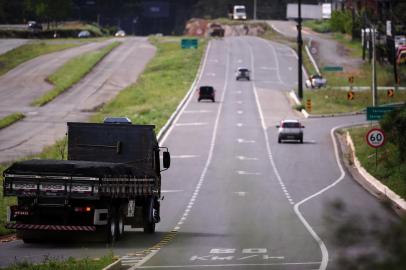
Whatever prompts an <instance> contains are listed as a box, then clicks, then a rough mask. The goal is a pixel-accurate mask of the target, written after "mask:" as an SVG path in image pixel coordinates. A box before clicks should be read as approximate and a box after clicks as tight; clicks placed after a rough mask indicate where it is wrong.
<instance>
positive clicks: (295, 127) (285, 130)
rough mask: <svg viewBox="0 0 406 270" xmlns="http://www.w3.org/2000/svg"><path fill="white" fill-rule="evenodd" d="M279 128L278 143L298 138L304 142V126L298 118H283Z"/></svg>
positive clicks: (297, 139)
mask: <svg viewBox="0 0 406 270" xmlns="http://www.w3.org/2000/svg"><path fill="white" fill-rule="evenodd" d="M276 127H277V128H278V143H281V142H282V141H284V140H296V141H299V142H300V143H303V128H304V126H303V125H302V124H301V123H300V122H299V121H298V120H282V121H281V123H280V125H277V126H276Z"/></svg>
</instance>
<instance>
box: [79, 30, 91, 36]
mask: <svg viewBox="0 0 406 270" xmlns="http://www.w3.org/2000/svg"><path fill="white" fill-rule="evenodd" d="M88 37H90V32H89V31H87V30H83V31H80V32H79V34H78V38H88Z"/></svg>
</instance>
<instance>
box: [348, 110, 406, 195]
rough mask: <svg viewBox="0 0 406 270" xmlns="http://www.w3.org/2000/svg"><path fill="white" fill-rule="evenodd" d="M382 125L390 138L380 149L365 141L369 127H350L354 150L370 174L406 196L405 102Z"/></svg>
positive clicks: (386, 117)
mask: <svg viewBox="0 0 406 270" xmlns="http://www.w3.org/2000/svg"><path fill="white" fill-rule="evenodd" d="M380 127H381V128H382V129H383V130H384V131H385V134H386V137H387V140H386V142H385V145H384V146H383V147H381V148H379V149H378V151H375V149H374V148H372V147H370V146H369V145H368V144H367V143H366V141H365V134H366V133H367V131H368V130H369V129H370V127H362V128H351V129H349V132H350V135H351V138H352V139H353V141H354V145H355V152H356V154H357V157H358V159H359V161H360V162H361V164H362V166H363V167H364V168H365V169H366V170H367V171H368V172H369V173H370V174H371V175H373V176H374V177H375V178H377V179H379V180H380V181H381V182H382V183H383V184H385V185H386V186H387V187H389V188H390V189H391V190H393V191H394V192H395V193H396V194H398V195H399V196H401V197H402V198H403V199H406V106H404V107H403V109H401V110H395V111H393V112H391V113H388V114H386V115H385V117H384V119H382V120H381V121H380ZM376 153H377V154H378V156H376ZM376 158H377V163H376ZM376 164H377V166H376Z"/></svg>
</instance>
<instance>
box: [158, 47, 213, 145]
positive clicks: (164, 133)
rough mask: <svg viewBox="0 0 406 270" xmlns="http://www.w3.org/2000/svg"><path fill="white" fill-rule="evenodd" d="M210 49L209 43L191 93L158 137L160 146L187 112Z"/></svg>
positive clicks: (187, 94) (186, 96) (190, 89)
mask: <svg viewBox="0 0 406 270" xmlns="http://www.w3.org/2000/svg"><path fill="white" fill-rule="evenodd" d="M210 47H211V42H209V44H208V45H207V47H206V51H205V55H204V58H203V61H202V62H200V66H199V69H198V70H197V73H196V77H195V80H194V81H193V83H192V85H191V86H190V88H189V91H188V92H187V93H186V95H185V97H184V98H183V99H182V101H181V102H180V103H179V105H178V107H177V108H176V110H175V111H174V112H173V114H172V115H171V117H170V118H169V119H168V121H167V122H166V124H165V125H164V126H163V127H162V128H161V130H160V131H159V133H158V135H157V138H158V142H159V143H160V144H163V143H164V142H165V140H166V138H167V136H168V134H169V133H170V132H171V130H172V128H173V125H172V124H173V123H175V122H176V121H177V120H178V119H179V116H180V114H181V112H182V111H184V110H185V108H186V105H187V104H188V103H189V102H190V100H191V98H192V96H193V95H192V93H193V92H194V89H195V88H196V84H197V83H198V82H199V81H200V79H201V78H202V74H203V72H202V70H203V68H204V66H206V62H207V57H208V54H209V53H208V52H209V50H210Z"/></svg>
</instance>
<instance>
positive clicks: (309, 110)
mask: <svg viewBox="0 0 406 270" xmlns="http://www.w3.org/2000/svg"><path fill="white" fill-rule="evenodd" d="M306 110H307V111H308V112H311V111H312V100H311V99H310V98H308V99H307V100H306Z"/></svg>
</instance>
